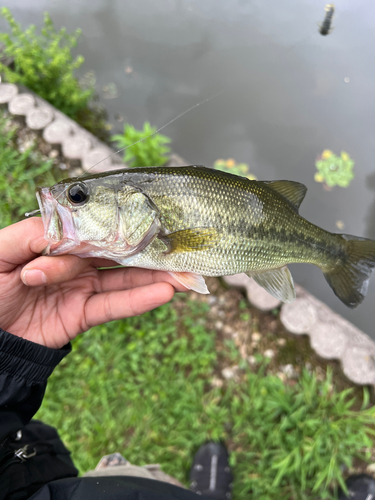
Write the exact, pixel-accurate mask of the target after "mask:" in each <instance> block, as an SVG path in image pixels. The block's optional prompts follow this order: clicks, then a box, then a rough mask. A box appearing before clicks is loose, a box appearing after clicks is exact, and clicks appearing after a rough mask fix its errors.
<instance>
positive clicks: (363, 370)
mask: <svg viewBox="0 0 375 500" xmlns="http://www.w3.org/2000/svg"><path fill="white" fill-rule="evenodd" d="M1 105H2V106H7V107H8V111H9V113H11V114H12V115H14V116H22V117H24V119H25V121H26V125H27V126H28V127H29V128H30V129H32V130H35V131H39V133H41V135H42V136H43V139H44V140H45V141H46V142H48V143H49V144H52V145H57V146H59V147H61V151H62V154H63V156H64V157H65V158H66V159H69V160H77V161H79V162H80V164H81V166H82V168H83V170H85V171H87V170H89V169H90V173H98V172H104V171H108V170H115V169H119V168H126V167H127V165H126V164H124V163H122V162H121V160H120V158H119V156H115V155H114V152H113V150H112V149H111V148H110V147H109V146H107V145H106V144H104V143H103V142H102V141H100V140H99V139H97V138H96V137H95V136H94V135H92V134H91V133H90V132H88V131H87V130H85V129H84V128H82V127H80V126H79V125H78V124H77V123H76V122H75V121H73V120H72V119H70V118H68V117H67V116H66V115H64V114H63V113H61V111H58V110H57V109H55V108H54V107H53V106H52V105H51V104H49V103H48V102H47V101H45V100H44V99H42V98H41V97H39V96H37V95H36V94H34V93H33V92H31V91H30V90H29V89H27V88H26V87H22V86H21V85H14V84H10V83H0V106H1ZM106 157H108V158H106ZM104 158H105V160H103V159H104ZM98 162H100V163H99V164H98V165H97V166H96V167H94V168H92V167H93V165H95V164H96V163H98ZM184 164H186V163H185V162H184V160H183V159H182V158H181V157H179V156H178V155H176V154H172V155H171V157H170V160H169V161H168V163H167V165H168V166H178V165H184ZM223 279H224V281H225V282H226V283H227V284H228V285H230V286H234V287H237V288H243V289H245V290H246V293H247V297H248V300H249V302H250V303H251V304H252V305H253V306H255V307H257V308H258V309H260V310H262V311H270V310H272V309H274V308H276V307H279V306H280V304H281V303H280V301H279V300H277V299H275V298H274V297H272V296H271V295H269V294H268V293H267V292H266V291H265V290H264V289H263V288H261V287H260V286H259V285H257V284H256V283H255V281H254V280H252V279H249V278H248V277H247V276H246V275H245V274H237V275H235V276H226V277H224V278H223ZM296 293H297V299H296V300H295V301H294V302H292V303H291V304H281V312H280V319H281V322H282V323H283V325H284V326H285V328H286V329H287V330H288V331H289V332H291V333H294V334H296V335H301V334H307V335H309V337H310V342H311V346H312V347H313V349H314V350H315V351H316V353H317V354H318V355H319V356H321V357H322V358H326V359H339V360H340V361H341V364H342V368H343V371H344V373H345V375H346V376H347V377H348V378H349V379H350V380H351V381H352V382H354V383H357V384H375V342H373V341H372V340H371V339H370V337H368V335H366V334H365V333H363V332H361V331H360V330H359V329H358V328H356V327H355V326H354V325H352V324H351V323H350V322H349V321H347V320H345V319H344V318H342V317H341V316H340V315H338V314H336V313H334V312H333V311H332V310H331V309H330V308H329V307H328V306H326V305H325V304H323V303H322V302H320V301H319V300H318V299H316V298H315V297H314V296H312V295H310V294H309V293H308V292H306V291H305V290H304V289H303V288H302V287H300V286H297V285H296Z"/></svg>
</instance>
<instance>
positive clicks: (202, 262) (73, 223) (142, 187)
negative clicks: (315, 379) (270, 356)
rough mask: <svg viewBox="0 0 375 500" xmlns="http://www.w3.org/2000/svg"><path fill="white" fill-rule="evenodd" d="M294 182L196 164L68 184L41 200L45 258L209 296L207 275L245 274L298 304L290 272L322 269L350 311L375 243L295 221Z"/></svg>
mask: <svg viewBox="0 0 375 500" xmlns="http://www.w3.org/2000/svg"><path fill="white" fill-rule="evenodd" d="M305 194H306V187H305V186H304V185H303V184H300V183H298V182H293V181H253V180H249V179H246V178H244V177H239V176H236V175H232V174H227V173H224V172H220V171H217V170H212V169H209V168H206V167H202V166H187V167H144V168H134V169H126V170H118V171H112V172H109V173H102V174H94V175H87V176H85V177H82V178H77V179H66V180H64V181H61V182H59V183H57V184H55V185H54V186H52V187H51V188H47V187H44V188H40V189H38V192H37V198H38V202H39V206H40V210H41V214H42V218H43V222H44V227H45V238H46V240H47V241H48V246H47V248H46V250H45V254H51V255H58V254H67V253H69V254H75V255H78V256H81V257H103V258H107V259H111V260H112V261H115V262H117V263H119V264H122V265H124V266H132V267H142V268H147V269H159V270H164V271H168V272H170V274H171V275H172V276H173V277H174V278H175V279H176V280H177V281H178V282H180V283H182V284H183V285H185V286H186V287H187V288H189V289H193V290H196V291H197V292H200V293H209V292H208V290H207V287H206V285H205V282H204V278H203V276H225V275H231V274H237V273H247V274H248V275H249V276H251V277H252V278H254V280H255V281H256V282H257V283H258V284H259V285H261V286H262V287H264V288H265V289H266V290H267V291H268V292H269V293H270V294H271V295H273V296H274V297H277V298H278V299H280V300H282V301H284V302H291V301H293V300H294V299H295V291H294V285H293V278H292V276H291V274H290V272H289V270H288V268H287V264H290V263H294V262H296V263H298V262H305V263H309V264H314V265H316V266H318V267H319V268H320V269H321V270H322V271H323V273H324V276H325V278H326V280H327V281H328V283H329V285H330V286H331V288H332V289H333V291H334V293H335V294H336V295H337V296H338V297H339V299H340V300H341V301H342V302H343V303H344V304H346V305H347V306H349V307H356V306H357V305H358V304H360V302H361V301H362V300H363V298H364V297H365V295H366V293H367V287H368V281H369V277H370V274H371V271H372V269H373V267H374V266H375V241H372V240H366V239H364V238H357V237H355V236H349V235H345V234H333V233H330V232H328V231H325V230H324V229H321V228H320V227H318V226H315V225H314V224H311V223H310V222H308V221H307V220H306V219H304V218H303V217H301V216H300V215H299V214H298V208H299V206H300V204H301V202H302V200H303V199H304V197H305Z"/></svg>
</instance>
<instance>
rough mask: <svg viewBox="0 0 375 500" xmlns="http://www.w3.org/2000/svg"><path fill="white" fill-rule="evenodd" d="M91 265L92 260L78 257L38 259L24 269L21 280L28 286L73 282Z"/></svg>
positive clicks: (64, 256) (65, 256) (63, 256)
mask: <svg viewBox="0 0 375 500" xmlns="http://www.w3.org/2000/svg"><path fill="white" fill-rule="evenodd" d="M90 263H91V259H81V258H79V257H77V256H76V255H61V256H58V257H57V256H56V257H38V258H37V259H34V260H33V261H31V262H30V263H29V264H27V265H26V266H25V267H24V268H23V269H22V271H21V279H22V281H23V282H24V284H25V285H27V286H40V285H57V284H58V283H64V282H65V281H69V280H72V279H73V278H75V277H76V276H78V275H79V274H80V273H82V271H84V269H86V268H87V267H88V266H90ZM94 272H95V273H96V271H94Z"/></svg>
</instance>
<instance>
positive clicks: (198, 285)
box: [169, 271, 210, 294]
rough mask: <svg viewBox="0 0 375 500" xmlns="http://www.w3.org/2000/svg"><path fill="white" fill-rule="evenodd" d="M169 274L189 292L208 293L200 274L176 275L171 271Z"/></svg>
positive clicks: (176, 273)
mask: <svg viewBox="0 0 375 500" xmlns="http://www.w3.org/2000/svg"><path fill="white" fill-rule="evenodd" d="M169 274H170V275H171V276H172V278H174V279H175V280H176V281H178V282H179V283H181V285H184V286H185V287H186V288H188V289H189V290H194V291H195V292H198V293H205V294H207V293H210V292H209V291H208V288H207V285H206V282H205V281H204V278H203V276H201V275H200V274H196V273H178V272H172V271H170V272H169Z"/></svg>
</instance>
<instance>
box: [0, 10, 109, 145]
mask: <svg viewBox="0 0 375 500" xmlns="http://www.w3.org/2000/svg"><path fill="white" fill-rule="evenodd" d="M0 16H1V17H3V18H4V19H5V20H6V21H7V22H8V25H9V29H10V32H9V33H0V42H2V44H3V46H4V47H3V53H4V54H5V55H6V56H8V57H9V58H11V59H12V61H13V63H12V64H11V65H10V66H6V65H4V64H3V63H0V71H1V72H2V73H3V75H4V76H5V78H6V80H7V81H8V82H11V83H19V84H22V85H25V86H26V87H28V88H29V89H31V90H33V91H34V92H35V93H36V94H38V95H39V96H40V97H42V98H43V99H46V101H48V102H50V103H51V104H52V105H53V106H55V107H56V108H57V109H59V110H60V111H62V112H63V113H65V114H66V115H68V116H70V117H71V118H72V119H73V120H76V121H77V122H78V123H79V124H80V125H82V126H83V127H85V128H86V129H88V130H89V131H90V132H92V133H93V134H95V135H98V136H99V137H100V138H101V139H103V140H108V135H109V134H108V125H107V123H106V120H105V119H106V113H105V111H104V109H103V108H100V107H99V106H98V105H96V104H95V103H94V96H95V89H94V86H93V85H92V84H90V85H88V86H87V88H83V86H82V85H81V84H80V83H79V81H78V79H77V78H76V77H75V75H74V73H75V70H76V69H78V68H79V67H80V66H81V65H82V64H83V63H84V58H83V56H81V55H79V56H77V57H75V58H73V56H72V50H73V49H74V47H75V46H76V45H77V41H78V38H79V36H80V34H81V30H79V29H77V30H76V31H75V32H74V33H72V34H68V33H67V31H66V29H65V28H61V29H60V30H59V31H57V30H56V28H55V26H54V24H53V21H52V19H51V17H50V15H49V14H48V12H45V13H44V23H43V27H42V29H41V30H40V33H37V30H36V27H35V26H34V25H31V26H29V27H28V28H26V29H23V28H22V26H21V25H20V24H19V23H17V22H16V20H15V19H14V17H13V15H12V14H11V12H10V10H9V9H8V8H6V7H2V8H1V9H0Z"/></svg>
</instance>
